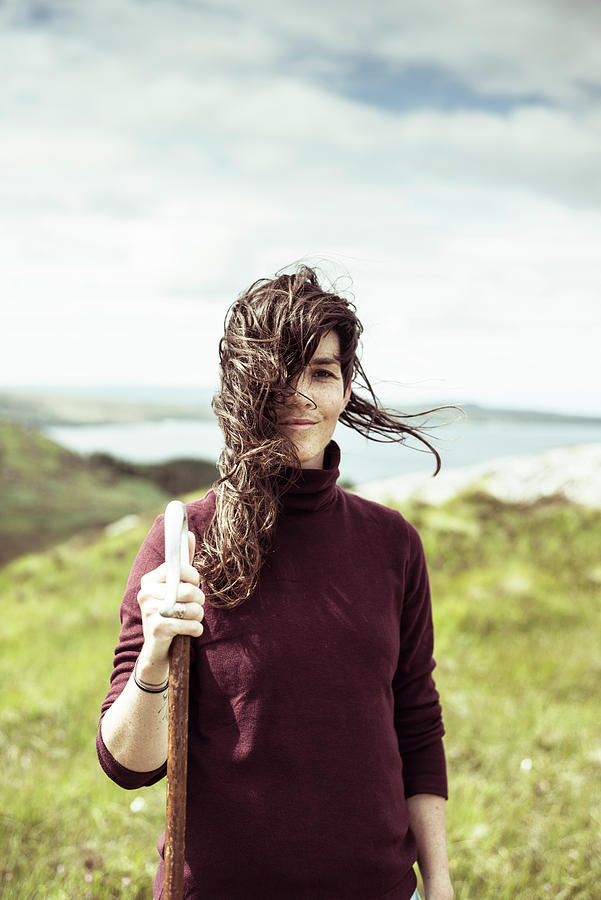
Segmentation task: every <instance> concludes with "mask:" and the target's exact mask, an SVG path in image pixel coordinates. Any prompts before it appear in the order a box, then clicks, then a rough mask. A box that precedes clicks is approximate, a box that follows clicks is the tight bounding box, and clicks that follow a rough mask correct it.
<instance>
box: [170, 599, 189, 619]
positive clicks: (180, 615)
mask: <svg viewBox="0 0 601 900" xmlns="http://www.w3.org/2000/svg"><path fill="white" fill-rule="evenodd" d="M173 618H174V619H185V618H186V607H185V604H183V603H176V604H175V606H174V607H173Z"/></svg>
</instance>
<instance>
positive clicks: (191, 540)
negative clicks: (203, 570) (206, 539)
mask: <svg viewBox="0 0 601 900" xmlns="http://www.w3.org/2000/svg"><path fill="white" fill-rule="evenodd" d="M195 551H196V536H195V534H194V532H192V531H189V532H188V553H189V554H190V562H191V563H192V562H194V553H195Z"/></svg>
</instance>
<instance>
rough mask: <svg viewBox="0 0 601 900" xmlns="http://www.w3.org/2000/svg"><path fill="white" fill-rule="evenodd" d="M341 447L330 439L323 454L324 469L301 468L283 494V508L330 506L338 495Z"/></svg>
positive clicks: (311, 510) (284, 509)
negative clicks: (295, 478)
mask: <svg viewBox="0 0 601 900" xmlns="http://www.w3.org/2000/svg"><path fill="white" fill-rule="evenodd" d="M339 465H340V448H339V446H338V444H337V443H336V442H335V441H330V443H329V444H328V446H327V447H326V449H325V450H324V456H323V469H301V471H300V475H299V476H298V478H297V480H296V481H294V482H293V483H292V484H291V485H290V486H289V487H288V488H287V489H286V491H285V492H284V494H283V495H282V510H283V511H284V512H285V513H289V512H314V511H316V510H318V509H323V508H324V507H325V506H329V505H330V503H332V501H333V500H334V497H335V496H336V481H337V479H338V475H339V474H340V471H339Z"/></svg>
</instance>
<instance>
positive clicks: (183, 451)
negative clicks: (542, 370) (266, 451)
mask: <svg viewBox="0 0 601 900" xmlns="http://www.w3.org/2000/svg"><path fill="white" fill-rule="evenodd" d="M45 433H46V434H47V435H48V436H49V437H51V438H52V439H53V440H55V441H57V442H58V443H60V444H62V445H63V446H65V447H68V448H69V449H72V450H75V451H77V452H78V453H82V454H89V453H96V452H103V453H110V454H111V455H112V456H115V457H118V458H121V459H125V460H130V461H133V462H162V461H165V460H169V459H175V458H179V457H187V458H196V459H205V460H209V461H216V460H217V457H218V455H219V452H220V450H221V447H222V445H223V440H222V436H221V432H220V430H219V427H218V425H217V423H216V422H213V421H189V420H182V419H165V420H162V421H158V422H143V423H136V424H119V425H110V424H107V425H78V426H62V425H61V426H52V427H48V428H46V429H45ZM429 437H430V438H431V439H432V441H433V443H434V444H435V446H436V448H437V450H438V452H439V453H440V456H441V458H442V467H443V469H452V468H457V467H460V466H469V465H472V464H476V463H482V462H487V461H491V460H495V459H499V458H501V457H515V456H524V455H530V454H535V453H541V452H543V451H544V450H550V449H552V448H554V447H565V446H569V445H576V444H589V443H601V422H599V421H594V422H591V423H590V424H588V423H581V422H570V421H560V422H528V421H527V420H516V421H511V420H508V421H505V420H500V421H495V420H490V421H488V420H484V421H482V420H476V421H470V420H469V419H467V420H465V419H460V420H457V421H452V422H449V423H448V424H442V425H437V426H436V428H433V429H432V430H431V431H430V432H429ZM334 439H335V440H336V441H337V442H338V444H339V445H340V447H341V450H342V461H341V466H340V475H341V479H342V480H344V481H346V482H347V483H350V484H361V483H364V482H366V481H373V480H376V479H381V478H392V477H398V476H399V475H405V474H416V473H419V474H428V473H430V474H433V472H434V468H435V460H434V457H433V455H432V454H431V453H430V452H429V451H428V450H427V448H423V446H421V445H420V444H419V442H418V441H416V440H415V438H410V439H408V440H407V442H405V443H403V444H398V443H376V442H374V441H369V440H367V439H365V438H363V437H361V436H360V435H358V434H357V433H356V432H354V431H352V430H350V429H348V428H346V427H344V426H342V425H338V427H337V429H336V433H335V435H334Z"/></svg>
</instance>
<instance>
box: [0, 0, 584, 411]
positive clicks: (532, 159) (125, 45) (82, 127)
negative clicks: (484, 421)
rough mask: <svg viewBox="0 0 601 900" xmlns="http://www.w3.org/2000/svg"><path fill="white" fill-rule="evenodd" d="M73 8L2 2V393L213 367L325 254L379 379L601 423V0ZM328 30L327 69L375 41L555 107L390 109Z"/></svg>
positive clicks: (187, 375)
mask: <svg viewBox="0 0 601 900" xmlns="http://www.w3.org/2000/svg"><path fill="white" fill-rule="evenodd" d="M18 8H19V9H20V10H21V15H22V14H23V8H22V7H18ZM52 8H54V9H60V10H63V18H60V17H59V18H57V19H56V20H54V21H53V20H52V18H50V19H49V20H48V22H47V23H44V24H43V25H42V24H38V26H37V27H35V28H32V27H29V26H28V25H27V24H26V23H24V24H22V25H21V26H19V27H18V28H16V27H12V28H11V27H10V24H9V23H10V18H9V16H8V13H7V12H6V11H5V12H4V25H5V28H4V37H3V39H2V48H1V52H2V56H3V59H4V60H5V65H6V70H7V73H10V74H9V75H8V77H6V78H4V79H3V81H2V87H1V88H0V90H1V92H2V95H3V101H4V108H5V111H6V114H5V116H4V122H3V124H0V167H1V169H2V171H3V173H5V176H4V177H3V178H2V179H1V181H0V210H1V212H0V229H1V230H2V234H3V241H2V244H1V245H0V267H1V268H0V271H1V273H2V274H1V279H2V294H3V295H4V296H6V297H7V298H8V304H9V307H10V309H9V316H8V317H7V318H6V320H5V322H4V323H3V328H2V336H1V337H0V383H3V382H4V383H6V382H11V383H19V382H27V381H43V380H51V381H59V380H63V379H66V380H68V379H75V378H76V379H77V380H79V381H82V380H89V381H96V382H101V381H105V382H106V381H113V382H118V381H126V382H130V383H131V382H135V381H151V382H153V383H161V381H171V382H176V381H182V380H188V381H191V382H192V381H194V380H199V381H203V382H208V383H211V382H212V380H213V375H214V365H215V362H214V361H215V352H216V342H217V339H218V335H219V329H220V325H221V321H222V317H223V314H224V312H225V309H226V307H227V305H228V303H229V302H231V300H232V299H233V298H234V296H235V295H236V294H237V293H238V292H239V291H240V290H241V289H242V288H243V287H245V286H246V285H247V284H248V283H250V282H251V281H253V280H254V279H255V278H256V277H259V276H261V275H264V274H269V273H270V272H273V271H274V270H276V269H278V268H280V267H281V266H282V265H284V264H286V263H289V262H291V261H293V260H295V259H298V258H299V257H305V256H316V257H321V256H325V257H331V258H333V259H334V260H335V262H336V264H337V266H338V268H339V269H341V270H342V271H344V270H345V269H346V270H348V271H349V272H350V274H351V276H353V279H354V286H355V293H356V296H357V303H358V306H359V311H360V313H361V315H362V317H363V318H364V320H365V323H366V326H367V335H366V351H365V352H366V362H367V361H369V365H370V370H371V371H373V372H374V374H376V375H379V376H380V377H382V378H390V379H394V378H396V379H398V380H402V381H412V382H413V381H421V382H423V385H422V387H421V388H419V389H416V390H418V393H421V395H422V396H423V395H425V393H426V392H427V393H428V394H429V395H436V394H437V393H439V390H440V392H442V393H444V391H447V392H449V394H451V395H452V396H453V397H455V398H457V397H456V395H457V393H459V394H461V395H462V396H461V399H463V400H469V399H472V398H474V399H481V400H485V399H486V398H487V397H488V398H489V399H490V400H492V399H494V400H495V402H506V403H511V402H514V403H518V402H520V401H523V402H524V403H526V402H532V403H533V404H538V405H545V403H546V400H547V398H548V403H547V404H546V405H548V406H553V404H554V403H555V404H556V403H558V402H559V401H558V400H557V398H559V397H560V396H561V397H563V399H562V401H561V403H562V406H564V407H565V406H566V405H567V406H569V404H570V402H572V403H573V404H576V403H581V404H582V405H583V406H588V407H589V408H590V410H591V411H595V410H593V408H592V407H593V405H595V409H596V411H599V412H601V408H600V407H599V402H598V400H597V399H596V397H597V393H598V390H597V388H596V387H594V388H593V385H594V384H595V380H596V379H597V378H598V375H599V374H601V373H599V372H598V371H597V368H596V367H597V363H596V362H595V360H596V359H597V354H596V349H595V348H594V347H593V344H594V337H593V336H594V335H595V334H596V333H598V328H596V327H595V326H596V324H597V317H598V314H597V292H598V284H599V261H598V247H599V238H600V230H601V211H600V210H599V207H600V205H601V195H600V192H599V186H598V159H599V151H600V149H601V146H600V145H601V116H600V114H599V112H598V109H597V107H596V106H595V104H594V102H593V100H594V98H593V95H592V93H590V92H587V91H586V90H585V89H584V87H583V83H585V82H594V81H595V79H597V78H598V74H599V73H598V55H597V54H596V53H595V52H594V50H595V46H596V45H595V43H594V40H593V35H594V30H593V29H594V25H595V23H596V21H597V18H598V16H599V13H598V11H597V7H596V6H590V7H589V6H588V5H587V4H584V3H580V4H577V11H578V14H575V13H574V7H570V9H566V8H565V7H564V6H562V5H561V4H557V5H554V6H553V7H552V12H549V5H548V4H540V3H532V4H518V3H517V2H516V0H512V2H511V3H508V4H504V5H503V6H498V5H497V6H494V5H492V4H490V5H482V4H476V6H474V3H473V2H467V0H466V2H465V3H462V4H461V5H458V6H453V8H452V9H451V7H449V6H447V5H444V4H440V5H439V6H435V5H433V4H428V3H426V4H424V3H421V2H420V3H417V2H416V3H414V4H407V5H404V6H403V14H402V19H401V16H400V14H399V7H398V4H396V3H393V2H382V3H379V4H377V5H376V6H375V7H367V6H365V5H363V4H359V3H353V4H350V5H347V6H345V7H343V8H341V7H340V6H339V5H338V4H334V3H332V2H330V0H327V2H321V3H320V4H319V10H320V14H319V15H316V10H317V8H318V7H317V4H315V3H307V4H302V5H288V4H282V5H276V4H274V3H268V2H267V0H259V2H257V3H256V4H253V6H252V7H249V6H248V5H244V6H243V5H242V4H241V3H240V2H239V0H236V2H228V3H222V4H220V6H219V7H218V8H217V7H216V8H215V9H213V10H212V11H211V10H207V8H206V7H200V6H195V5H193V4H190V3H186V4H176V3H165V2H157V3H153V4H134V3H130V2H127V0H121V2H118V0H111V2H107V3H106V4H102V5H100V4H97V3H91V2H88V3H83V4H82V3H74V2H70V3H64V4H62V5H61V6H60V7H59V6H58V4H54V5H53V7H52ZM482 10H484V11H482ZM434 13H436V14H434ZM2 15H3V14H2V13H1V12H0V21H1V20H2ZM13 15H14V10H13ZM562 36H563V38H562ZM560 38H562V40H560ZM303 42H304V44H303ZM318 45H319V47H320V48H321V50H322V57H323V69H324V71H325V70H327V69H328V68H329V69H330V70H331V71H332V72H336V71H338V70H339V69H340V67H343V66H344V65H346V64H347V62H348V58H349V55H352V54H358V53H365V50H366V47H368V48H369V52H370V53H373V54H376V55H378V54H379V55H380V56H381V57H382V58H384V59H387V60H388V61H391V62H399V61H404V62H407V63H409V62H421V63H428V62H429V63H431V64H435V65H437V66H440V67H443V68H446V69H448V71H449V72H450V73H451V74H452V75H453V76H454V77H455V78H457V79H462V80H464V81H465V82H466V83H467V84H469V85H471V86H472V87H473V88H474V89H477V90H478V91H480V92H487V91H490V92H497V93H499V92H501V93H502V92H514V91H518V92H520V93H525V94H527V93H537V92H543V93H545V94H547V95H548V96H549V97H551V99H552V100H553V102H554V103H555V106H552V107H534V108H533V107H529V106H523V107H517V108H515V109H513V111H511V112H508V113H506V114H504V115H497V114H495V113H494V112H493V111H486V110H482V109H481V110H479V111H473V110H472V111H470V110H468V109H465V110H462V111H455V112H448V111H446V112H445V111H441V110H434V109H428V108H424V109H421V110H414V111H412V112H410V113H405V114H401V113H400V112H392V111H390V110H385V109H379V108H374V107H370V106H368V105H366V104H363V103H358V102H355V101H353V100H352V99H349V98H348V97H347V98H345V97H342V96H340V95H339V94H338V93H337V92H336V91H335V90H334V89H333V86H332V85H333V84H334V82H335V79H333V80H332V85H328V82H327V80H326V79H324V78H323V77H322V76H321V75H320V77H319V78H316V73H315V58H316V55H315V53H314V48H315V47H317V46H318ZM303 46H307V47H309V48H310V49H309V50H308V51H307V55H306V58H304V57H303ZM295 48H297V49H298V53H297V59H295V60H294V65H291V62H290V58H291V53H293V52H294V50H295ZM311 48H313V49H311ZM24 58H27V59H28V61H29V62H28V65H27V66H23V64H22V60H23V59H24ZM182 348H183V352H182ZM558 359H559V360H561V364H558V362H557V360H558ZM597 383H598V381H597ZM587 385H588V386H587ZM583 386H584V387H583ZM476 395H478V396H476ZM577 395H578V396H577ZM570 397H572V400H571V401H570ZM574 408H575V406H574Z"/></svg>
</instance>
